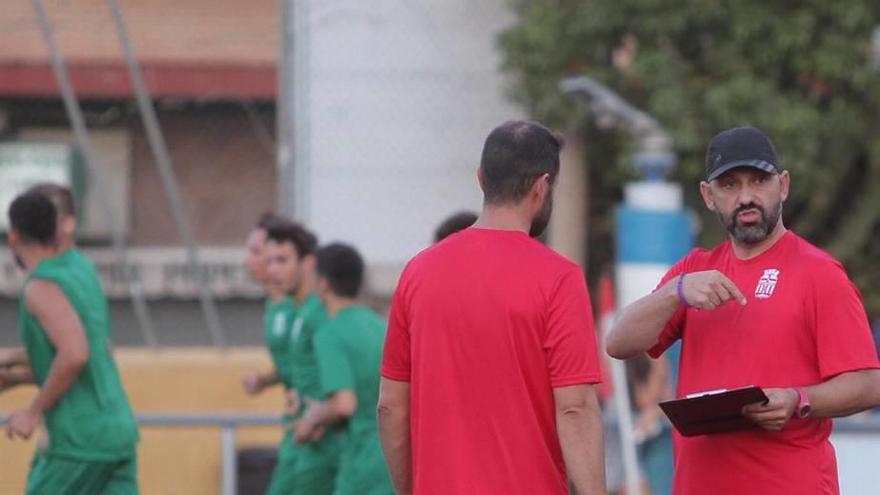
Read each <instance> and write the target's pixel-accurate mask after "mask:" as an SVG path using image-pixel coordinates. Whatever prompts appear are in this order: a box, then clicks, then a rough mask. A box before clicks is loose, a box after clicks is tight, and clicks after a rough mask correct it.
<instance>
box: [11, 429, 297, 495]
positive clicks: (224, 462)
mask: <svg viewBox="0 0 880 495" xmlns="http://www.w3.org/2000/svg"><path fill="white" fill-rule="evenodd" d="M6 419H7V417H6V416H0V424H5V423H6ZM137 421H138V423H139V424H140V425H141V427H147V428H151V427H160V428H162V427H164V428H179V427H205V426H207V427H216V428H219V429H220V449H221V455H220V493H221V494H222V495H235V494H236V492H237V485H238V455H237V444H238V429H239V428H241V427H243V426H272V425H280V424H281V416H279V415H276V414H141V415H138V416H137Z"/></svg>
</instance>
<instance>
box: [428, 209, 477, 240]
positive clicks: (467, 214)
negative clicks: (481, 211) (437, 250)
mask: <svg viewBox="0 0 880 495" xmlns="http://www.w3.org/2000/svg"><path fill="white" fill-rule="evenodd" d="M476 221H477V214H476V213H474V212H472V211H460V212H458V213H455V214H453V215H451V216H449V217H448V218H446V220H443V222H441V223H440V225H438V226H437V230H435V231H434V242H440V241H442V240H443V239H446V238H447V237H449V236H450V235H452V234H454V233H456V232H458V231H460V230H464V229H466V228H468V227H470V226H471V225H473V224H474V222H476Z"/></svg>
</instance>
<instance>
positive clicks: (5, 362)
mask: <svg viewBox="0 0 880 495" xmlns="http://www.w3.org/2000/svg"><path fill="white" fill-rule="evenodd" d="M28 364H30V360H29V359H28V355H27V351H25V349H24V348H23V347H20V348H17V349H6V350H4V351H3V352H0V368H7V367H12V366H26V365H28Z"/></svg>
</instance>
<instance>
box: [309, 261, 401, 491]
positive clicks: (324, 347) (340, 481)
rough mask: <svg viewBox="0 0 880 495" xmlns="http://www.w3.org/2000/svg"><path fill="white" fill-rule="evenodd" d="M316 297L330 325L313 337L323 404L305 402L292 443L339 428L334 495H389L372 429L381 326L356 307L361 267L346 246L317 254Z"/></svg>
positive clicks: (375, 317) (388, 480) (382, 336)
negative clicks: (341, 439) (341, 433)
mask: <svg viewBox="0 0 880 495" xmlns="http://www.w3.org/2000/svg"><path fill="white" fill-rule="evenodd" d="M317 268H318V293H319V294H320V296H321V300H322V301H323V302H324V305H325V306H326V307H327V312H328V313H329V314H330V320H329V321H328V322H327V323H325V324H324V325H323V326H322V327H321V328H320V329H319V330H318V333H317V334H316V335H315V353H316V355H317V357H318V370H319V375H320V378H321V397H322V399H323V400H322V401H321V402H317V401H312V400H308V401H306V403H307V407H306V410H305V413H303V416H302V418H301V419H300V420H299V421H297V423H296V437H297V441H311V440H312V439H313V438H315V437H316V436H317V435H319V434H320V431H321V428H322V427H329V426H332V425H342V426H343V428H344V430H345V432H346V435H345V442H344V444H343V445H342V448H341V452H340V463H339V474H338V475H337V478H336V491H335V492H334V493H335V494H336V495H390V494H391V493H393V489H392V487H391V478H390V477H389V475H388V467H387V466H386V464H385V459H384V458H383V456H382V447H381V444H380V442H379V431H378V430H377V429H376V403H377V401H378V398H379V367H380V365H381V363H382V346H383V343H384V341H385V327H386V322H385V321H384V320H383V319H382V318H381V317H380V316H379V315H378V314H376V312H375V311H373V310H371V309H369V308H367V307H365V306H360V305H358V304H356V299H357V297H358V294H359V292H360V289H361V284H362V282H363V278H364V262H363V259H362V258H361V256H360V254H358V252H357V251H356V250H355V249H354V248H353V247H351V246H347V245H344V244H331V245H329V246H325V247H323V248H321V249H320V250H318V254H317Z"/></svg>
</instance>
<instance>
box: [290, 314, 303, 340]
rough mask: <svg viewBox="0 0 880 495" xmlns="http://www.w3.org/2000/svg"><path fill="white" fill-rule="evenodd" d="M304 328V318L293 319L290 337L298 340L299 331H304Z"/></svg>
mask: <svg viewBox="0 0 880 495" xmlns="http://www.w3.org/2000/svg"><path fill="white" fill-rule="evenodd" d="M302 328H303V319H302V318H297V319H295V320H293V330H291V332H290V339H291V340H293V341H296V339H298V338H299V333H300V332H301V331H302Z"/></svg>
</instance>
